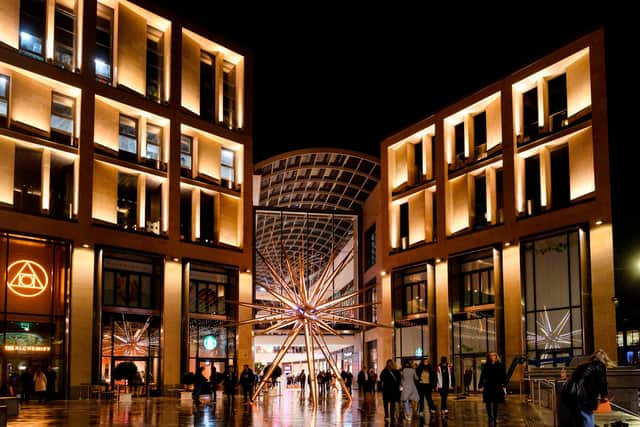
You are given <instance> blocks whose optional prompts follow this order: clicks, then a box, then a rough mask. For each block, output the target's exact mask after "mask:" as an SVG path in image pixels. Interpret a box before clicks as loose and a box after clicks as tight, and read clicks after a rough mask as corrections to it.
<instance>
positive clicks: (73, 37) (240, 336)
mask: <svg viewBox="0 0 640 427" xmlns="http://www.w3.org/2000/svg"><path fill="white" fill-rule="evenodd" d="M249 61H250V58H249V57H248V55H247V52H245V51H243V50H242V49H239V48H236V47H234V46H233V45H232V44H229V43H226V42H224V43H222V42H220V41H219V40H217V39H216V38H215V37H212V36H211V35H210V34H209V33H208V32H207V31H204V30H203V29H201V28H194V27H192V26H191V25H190V24H189V23H186V22H183V21H182V20H181V18H178V17H174V16H173V15H172V14H169V13H167V12H166V11H164V10H162V9H159V8H158V7H156V6H154V5H153V4H152V3H148V4H146V3H142V2H137V1H136V2H131V1H126V0H108V1H107V0H105V1H103V0H98V1H96V0H7V1H2V2H0V217H1V218H2V221H0V271H2V277H3V278H5V280H3V281H2V283H1V284H0V316H1V317H2V318H1V319H0V324H1V325H2V327H1V328H0V375H1V376H2V379H3V380H5V379H10V378H12V377H13V378H15V377H16V376H19V375H20V373H22V372H23V371H24V370H26V369H29V368H36V367H37V366H43V367H44V366H52V367H53V369H54V370H56V371H57V373H58V375H57V384H56V390H57V391H58V392H59V393H60V395H64V396H72V397H73V396H77V395H78V393H79V392H80V391H81V389H82V385H84V384H100V383H102V384H108V385H113V384H114V383H115V382H116V379H115V378H114V377H113V375H112V372H113V369H114V367H115V366H116V365H117V364H119V363H120V362H122V361H132V362H134V363H135V364H136V365H137V366H138V370H139V372H140V373H141V377H142V382H143V383H144V385H145V392H147V393H150V394H152V393H159V392H161V391H162V390H163V389H166V388H170V387H172V386H174V385H175V384H179V383H181V375H182V374H183V373H184V372H186V371H187V370H191V371H194V370H195V368H196V366H205V368H206V371H205V373H206V372H208V370H209V369H210V367H211V366H212V365H215V366H216V367H217V369H218V371H220V372H222V371H224V370H225V368H226V367H227V366H229V365H230V364H243V363H249V360H250V359H251V358H252V355H251V354H250V351H249V349H250V345H251V342H250V339H251V338H250V334H249V333H246V331H244V330H242V329H243V328H240V330H237V329H236V328H230V327H229V324H228V322H227V321H228V320H230V319H237V316H240V317H241V318H242V316H249V315H250V313H247V312H246V311H245V312H242V311H240V313H238V310H237V307H236V306H234V305H230V304H229V300H245V301H249V300H251V298H252V283H251V280H252V279H251V273H250V269H251V267H252V239H251V238H250V236H251V224H252V222H251V221H250V220H247V218H249V217H250V215H251V214H252V210H251V197H250V195H251V182H252V181H251V179H249V177H251V174H252V165H251V163H250V159H251V157H250V156H251V144H252V139H251V134H252V130H251V117H250V115H249V114H248V112H249V111H250V109H249V108H248V105H250V99H249V95H248V94H247V93H246V91H245V88H247V87H248V84H247V82H248V81H249V76H248V74H249V73H248V70H249V69H250V67H249V65H250V63H249ZM240 348H242V350H240Z"/></svg>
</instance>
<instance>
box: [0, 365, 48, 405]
mask: <svg viewBox="0 0 640 427" xmlns="http://www.w3.org/2000/svg"><path fill="white" fill-rule="evenodd" d="M56 377H57V374H56V371H55V370H54V369H53V368H52V367H51V366H48V367H46V368H44V369H42V368H41V367H40V366H37V367H35V368H32V367H31V366H28V367H27V368H25V369H24V370H23V371H22V373H21V374H20V377H19V379H20V383H19V384H18V391H19V393H20V401H21V402H23V403H28V402H29V401H30V400H31V397H32V396H34V395H35V396H37V397H38V402H40V403H42V402H43V401H45V400H53V399H54V398H55V390H56ZM15 385H16V384H12V383H11V381H10V383H9V384H8V385H4V384H3V387H2V391H1V392H0V394H6V395H8V396H15V393H16V387H15Z"/></svg>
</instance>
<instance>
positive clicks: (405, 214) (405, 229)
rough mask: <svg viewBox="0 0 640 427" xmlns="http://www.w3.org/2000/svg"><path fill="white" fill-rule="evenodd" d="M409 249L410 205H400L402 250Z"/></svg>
mask: <svg viewBox="0 0 640 427" xmlns="http://www.w3.org/2000/svg"><path fill="white" fill-rule="evenodd" d="M408 247H409V203H403V204H401V205H400V248H401V249H402V250H404V249H407V248H408Z"/></svg>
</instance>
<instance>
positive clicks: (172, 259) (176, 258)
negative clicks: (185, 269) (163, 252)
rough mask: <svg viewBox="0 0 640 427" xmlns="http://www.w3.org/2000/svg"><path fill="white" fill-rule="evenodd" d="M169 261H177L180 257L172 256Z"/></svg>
mask: <svg viewBox="0 0 640 427" xmlns="http://www.w3.org/2000/svg"><path fill="white" fill-rule="evenodd" d="M171 261H173V262H178V261H180V258H178V257H175V256H174V257H173V258H171Z"/></svg>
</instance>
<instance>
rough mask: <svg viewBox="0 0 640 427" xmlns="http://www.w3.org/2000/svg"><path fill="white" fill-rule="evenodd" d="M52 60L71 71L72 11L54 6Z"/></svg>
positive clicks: (73, 19) (73, 26) (73, 21)
mask: <svg viewBox="0 0 640 427" xmlns="http://www.w3.org/2000/svg"><path fill="white" fill-rule="evenodd" d="M55 27H56V28H55V32H54V44H53V60H54V61H55V63H56V64H58V65H60V66H62V67H64V68H66V69H68V70H71V69H73V45H74V28H75V16H74V14H73V11H71V10H69V9H67V8H64V7H62V6H60V5H58V4H56V13H55Z"/></svg>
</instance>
